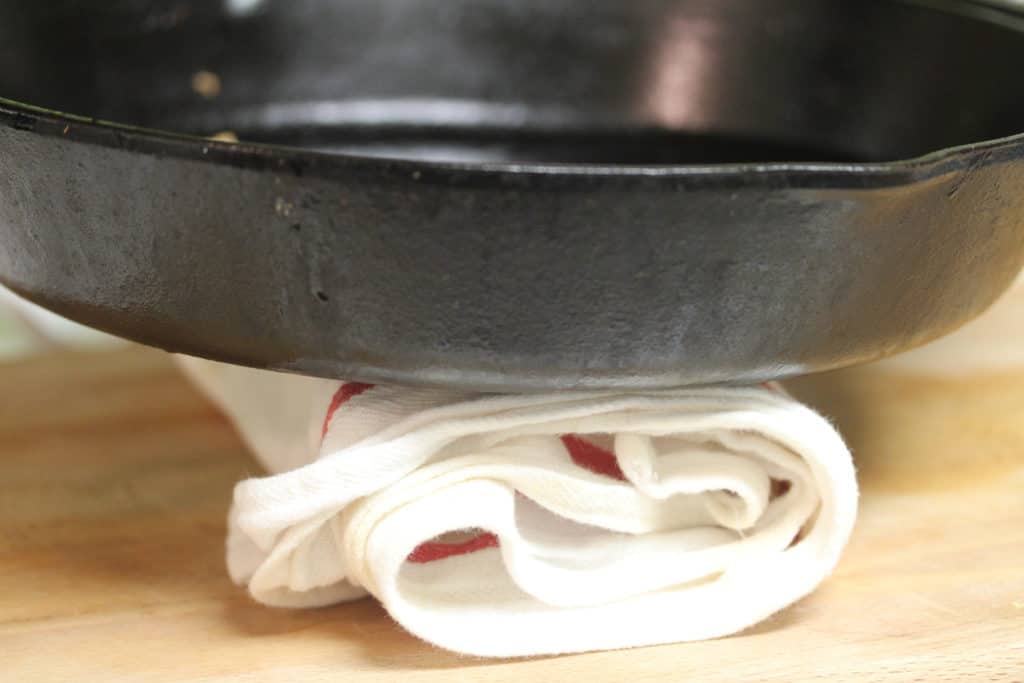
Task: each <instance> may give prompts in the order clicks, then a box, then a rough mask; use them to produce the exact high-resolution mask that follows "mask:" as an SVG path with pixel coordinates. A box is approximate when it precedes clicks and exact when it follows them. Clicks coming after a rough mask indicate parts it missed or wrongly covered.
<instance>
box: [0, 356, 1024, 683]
mask: <svg viewBox="0 0 1024 683" xmlns="http://www.w3.org/2000/svg"><path fill="white" fill-rule="evenodd" d="M0 387H2V392H3V393H2V395H3V399H2V400H3V402H2V403H0V680H4V681H8V680H9V681H29V680H32V681H51V680H52V681H104V682H110V681H179V680H202V681H245V682H247V683H249V682H253V681H346V682H349V683H351V682H353V681H363V680H389V681H390V680H397V679H398V677H399V676H401V677H402V680H406V681H445V682H446V683H448V682H451V681H455V680H458V681H462V680H476V679H479V680H488V681H498V682H500V681H522V680H534V681H559V680H571V681H585V682H586V683H596V682H598V681H622V680H630V681H654V680H665V681H695V680H701V681H730V682H731V681H747V680H750V681H754V680H779V681H804V680H807V681H830V682H832V681H842V680H870V681H973V680H976V681H1001V682H1005V683H1009V682H1010V681H1024V370H1021V371H1020V372H1011V373H1002V374H1000V375H990V376H985V377H974V378H971V379H956V380H954V379H946V380H937V379H912V378H909V377H906V376H901V375H894V374H892V373H885V374H883V373H882V372H881V371H879V370H877V369H860V370H854V371H846V372H840V373H833V374H830V375H824V376H821V377H816V378H813V379H806V380H802V381H801V382H799V383H797V384H796V385H795V390H796V391H797V392H798V393H799V394H800V395H801V396H803V397H805V398H807V399H809V400H811V401H812V402H813V403H815V404H816V405H817V406H819V407H820V408H821V409H822V410H824V411H825V412H826V413H827V414H829V415H832V416H834V417H835V418H836V419H837V420H838V423H839V425H840V426H841V428H842V430H843V432H844V433H845V435H846V437H847V438H848V440H849V442H850V443H851V445H852V446H853V449H854V451H855V453H856V458H857V465H858V468H859V474H860V478H861V482H862V485H863V489H864V493H863V499H862V507H861V514H860V519H859V523H858V527H857V531H856V533H855V535H854V538H853V541H852V543H851V545H850V547H849V549H848V551H847V553H846V554H845V556H844V558H843V561H842V563H841V565H840V567H839V569H838V571H837V572H836V574H835V575H834V576H833V577H832V578H831V579H830V580H829V581H828V582H827V583H826V584H825V585H824V586H822V588H821V589H820V590H819V591H818V592H817V593H815V594H814V595H813V596H812V597H810V598H808V599H806V600H804V601H802V602H800V603H798V604H797V605H795V606H794V607H792V608H790V609H789V610H787V611H785V612H783V613H781V614H779V615H778V616H777V617H775V618H774V619H772V620H771V621H769V622H768V623H765V624H763V625H761V626H758V627H756V628H754V629H752V630H750V631H748V632H746V633H744V634H742V635H739V636H736V637H733V638H727V639H722V640H717V641H713V642H707V643H697V644H687V645H674V646H664V647H654V648H647V649H640V650H633V651H622V652H609V653H600V654H591V655H576V656H565V657H554V658H538V659H530V660H519V661H511V662H508V661H488V660H474V659H467V658H463V657H458V656H455V655H452V654H448V653H446V652H442V651H439V650H436V649H434V648H431V647H430V646H427V645H425V644H423V643H422V642H420V641H418V640H416V639H415V638H413V637H411V636H409V635H407V634H405V633H404V632H403V631H402V630H401V629H400V628H398V627H397V626H395V625H394V624H393V623H392V622H391V621H390V620H389V618H388V616H387V615H386V614H385V613H384V612H383V611H382V610H381V609H380V607H378V606H377V605H376V604H375V603H374V602H372V601H370V600H364V601H361V602H358V603H355V604H349V605H341V606H337V607H332V608H326V609H320V610H313V611H301V612H293V611H279V610H272V609H268V608H265V607H261V606H258V605H255V604H253V603H251V602H250V601H249V600H248V599H247V598H246V596H245V595H244V594H243V592H242V591H241V590H239V589H238V588H236V587H234V586H233V585H232V584H231V583H230V582H229V581H228V579H227V577H226V576H225V572H224V567H223V557H222V555H223V552H222V546H223V537H224V515H225V512H226V509H227V503H228V499H229V495H230V492H231V487H232V484H233V483H234V482H235V481H236V480H238V479H240V478H242V477H245V476H248V475H251V474H255V473H256V472H257V468H256V466H255V464H254V463H253V461H252V460H251V459H250V458H249V457H248V456H247V455H246V453H245V451H244V450H243V448H242V446H241V445H240V443H239V441H238V439H237V438H236V436H235V435H234V434H233V432H232V430H231V428H230V427H229V425H228V424H227V423H226V422H225V421H224V420H223V419H222V418H221V417H220V416H219V415H218V414H217V413H215V412H214V410H213V409H212V408H211V407H210V406H209V405H208V404H207V403H206V402H204V400H203V399H202V398H200V396H199V395H198V394H196V393H195V392H194V391H193V390H192V389H191V388H189V386H188V385H186V384H185V382H184V381H183V380H182V379H181V378H180V377H179V376H178V375H177V374H176V373H175V371H174V369H173V367H172V366H171V364H170V363H169V361H168V359H167V357H166V356H164V355H161V354H160V353H157V352H154V351H148V350H141V349H130V350H127V351H117V352H110V353H102V354H94V355H74V354H64V355H50V356H46V357H43V358H40V359H38V360H33V361H30V362H28V363H25V364H21V365H10V366H0ZM619 627H620V628H629V624H621V625H619Z"/></svg>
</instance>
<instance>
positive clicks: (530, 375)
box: [0, 0, 1024, 390]
mask: <svg viewBox="0 0 1024 683" xmlns="http://www.w3.org/2000/svg"><path fill="white" fill-rule="evenodd" d="M1022 69H1024V18H1022V17H1021V16H1020V15H1018V14H1016V13H1014V12H1013V11H1011V10H998V9H993V8H991V7H986V6H984V5H981V4H978V3H974V2H966V1H945V2H940V1H931V2H909V1H896V0H887V1H867V0H860V1H858V2H846V1H845V0H757V1H753V0H631V1H630V2H622V1H621V0H562V1H559V0H207V1H199V0H193V1H191V2H189V1H188V0H177V1H173V2H168V1H160V2H155V1H154V2H142V1H139V0H76V1H69V0H65V1H59V0H51V1H48V2H26V1H24V0H0V97H4V98H9V99H7V100H5V101H2V102H0V281H2V282H3V283H5V284H7V285H9V286H10V287H11V288H13V289H14V290H16V291H18V292H20V293H22V294H24V295H25V296H27V297H29V298H30V299H32V300H34V301H36V302H38V303H41V304H43V305H44V306H47V307H49V308H51V309H53V310H55V311H57V312H59V313H62V314H64V315H67V316H69V317H71V318H74V319H76V320H79V321H83V322H86V323H88V324H90V325H93V326H96V327H99V328H101V329H104V330H108V331H111V332H114V333H116V334H119V335H123V336H125V337H130V338H132V339H136V340H139V341H142V342H145V343H148V344H153V345H156V346H160V347H163V348H166V349H171V350H175V351H183V352H188V353H193V354H197V355H200V356H207V357H211V358H218V359H223V360H229V361H233V362H236V363H242V364H247V365H252V366H258V367H265V368H278V369H285V370H291V371H297V372H303V373H312V374H319V375H328V376H344V377H352V378H358V379H364V380H371V381H373V380H389V381H403V382H432V383H439V384H450V385H458V386H471V387H478V388H485V389H501V390H508V389H513V390H534V389H550V388H563V387H584V386H586V387H660V386H669V385H679V384H687V383H697V382H712V381H755V380H762V379H767V378H775V377H780V376H785V375H791V374H794V373H801V372H806V371H814V370H821V369H825V368H832V367H837V366H841V365H846V364H850V363H857V362H860V361H865V360H868V359H871V358H876V357H879V356H882V355H885V354H888V353H891V352H894V351H897V350H899V349H903V348H907V347H911V346H914V345H916V344H920V343H922V342H924V341H926V340H929V339H932V338H934V337H936V336H938V335H941V334H943V333H945V332H947V331H949V330H951V329H953V328H955V327H956V326H958V325H960V324H961V323H963V322H964V321H966V320H968V319H969V318H971V317H972V316H974V315H976V314H977V313H979V312H980V311H981V310H983V309H984V308H985V307H986V306H987V305H988V304H989V303H990V302H991V301H992V300H993V299H994V298H995V297H996V296H997V295H998V294H999V292H1000V291H1002V290H1003V289H1004V287H1005V286H1006V285H1007V284H1008V283H1009V282H1010V281H1011V279H1012V278H1013V277H1014V275H1015V274H1016V273H1017V272H1018V271H1020V269H1021V267H1022V265H1024V138H1022V137H1020V136H1016V137H1007V136H1012V135H1014V134H1017V133H1020V132H1021V131H1022V130H1024V71H1022ZM23 103H31V104H32V105H36V106H30V105H29V104H23ZM37 106H38V107H45V108H46V109H40V108H37ZM58 110H59V111H62V112H69V113H68V114H60V113H57V111H58ZM83 116H88V117H96V118H95V119H93V118H83ZM107 121H117V122H118V123H117V124H112V123H107ZM122 124H132V125H138V126H144V127H145V128H133V127H128V126H127V125H122ZM165 130H166V131H178V132H180V133H188V134H190V135H180V134H172V133H167V132H161V131H165ZM219 131H232V132H234V133H235V134H237V136H238V137H240V138H241V139H242V140H243V141H244V142H243V143H242V144H231V143H227V142H212V141H209V140H204V139H201V138H200V137H197V136H208V135H211V134H214V133H217V132H219ZM997 138H999V139H997ZM987 140H988V141H987ZM985 141H987V142H985ZM257 143H258V144H257Z"/></svg>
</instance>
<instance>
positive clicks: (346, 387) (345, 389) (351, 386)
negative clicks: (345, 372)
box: [320, 382, 373, 439]
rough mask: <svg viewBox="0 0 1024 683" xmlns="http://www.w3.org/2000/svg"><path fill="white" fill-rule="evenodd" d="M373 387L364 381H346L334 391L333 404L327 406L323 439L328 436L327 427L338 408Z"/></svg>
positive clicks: (321, 436)
mask: <svg viewBox="0 0 1024 683" xmlns="http://www.w3.org/2000/svg"><path fill="white" fill-rule="evenodd" d="M370 389H373V385H372V384H363V383H362V382H345V383H344V384H342V385H341V386H340V387H338V390H337V391H336V392H334V396H332V397H331V404H330V405H329V406H327V415H325V416H324V424H323V427H322V428H321V430H320V438H321V439H323V438H324V437H325V436H327V427H328V425H330V423H331V418H332V417H334V414H335V413H336V412H338V408H340V407H341V406H343V405H344V404H345V403H346V402H347V401H349V400H351V399H353V398H355V397H356V396H358V395H359V394H361V393H363V392H364V391H368V390H370Z"/></svg>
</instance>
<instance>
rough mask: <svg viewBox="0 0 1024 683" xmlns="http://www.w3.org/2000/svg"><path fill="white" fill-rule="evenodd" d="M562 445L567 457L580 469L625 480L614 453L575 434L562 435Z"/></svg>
mask: <svg viewBox="0 0 1024 683" xmlns="http://www.w3.org/2000/svg"><path fill="white" fill-rule="evenodd" d="M562 443H563V444H564V445H565V450H567V451H569V457H570V458H572V461H573V462H574V463H576V464H577V465H579V466H580V467H582V468H584V469H587V470H590V471H591V472H594V473H595V474H603V475H605V476H606V477H612V478H613V479H618V480H619V481H625V480H626V475H624V474H623V473H622V469H621V468H620V467H619V461H618V460H616V459H615V454H614V453H611V452H609V451H607V450H605V449H604V448H601V447H600V446H596V445H594V444H592V443H590V442H589V441H587V440H586V439H583V438H581V437H579V436H576V435H575V434H563V435H562Z"/></svg>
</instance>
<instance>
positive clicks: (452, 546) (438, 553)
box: [409, 531, 498, 564]
mask: <svg viewBox="0 0 1024 683" xmlns="http://www.w3.org/2000/svg"><path fill="white" fill-rule="evenodd" d="M497 547H498V537H497V536H495V535H494V534H492V533H490V532H487V531H485V532H482V533H479V534H477V535H476V536H474V537H473V538H471V539H469V540H468V541H462V542H461V543H443V542H441V541H427V542H426V543H420V544H419V545H418V546H416V549H415V550H413V551H412V552H411V553H409V562H415V563H416V564H424V563H427V562H435V561H437V560H443V559H445V558H446V557H454V556H456V555H468V554H469V553H475V552H476V551H478V550H484V549H485V548H497Z"/></svg>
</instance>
